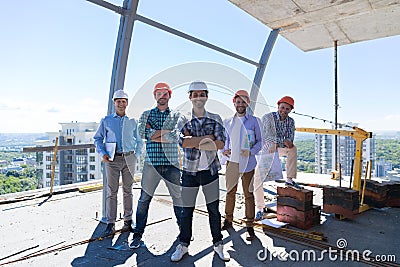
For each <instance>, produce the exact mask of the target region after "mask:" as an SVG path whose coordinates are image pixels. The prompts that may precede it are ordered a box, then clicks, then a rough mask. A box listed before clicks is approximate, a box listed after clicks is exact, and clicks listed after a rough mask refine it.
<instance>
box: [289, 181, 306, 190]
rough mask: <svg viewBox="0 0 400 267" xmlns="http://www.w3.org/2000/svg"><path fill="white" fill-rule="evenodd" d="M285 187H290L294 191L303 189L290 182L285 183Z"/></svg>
mask: <svg viewBox="0 0 400 267" xmlns="http://www.w3.org/2000/svg"><path fill="white" fill-rule="evenodd" d="M285 185H286V186H290V187H292V188H294V189H298V190H301V189H303V187H302V186H300V185H298V184H297V183H296V182H295V181H292V182H291V183H289V182H286V183H285Z"/></svg>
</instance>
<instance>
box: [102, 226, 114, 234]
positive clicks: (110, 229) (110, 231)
mask: <svg viewBox="0 0 400 267" xmlns="http://www.w3.org/2000/svg"><path fill="white" fill-rule="evenodd" d="M114 232H115V224H114V223H109V224H107V228H106V230H104V236H107V235H111V234H114Z"/></svg>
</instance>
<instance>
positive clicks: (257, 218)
mask: <svg viewBox="0 0 400 267" xmlns="http://www.w3.org/2000/svg"><path fill="white" fill-rule="evenodd" d="M263 216H264V212H263V211H261V210H260V211H257V214H256V217H255V218H254V220H255V221H261V220H262V219H263Z"/></svg>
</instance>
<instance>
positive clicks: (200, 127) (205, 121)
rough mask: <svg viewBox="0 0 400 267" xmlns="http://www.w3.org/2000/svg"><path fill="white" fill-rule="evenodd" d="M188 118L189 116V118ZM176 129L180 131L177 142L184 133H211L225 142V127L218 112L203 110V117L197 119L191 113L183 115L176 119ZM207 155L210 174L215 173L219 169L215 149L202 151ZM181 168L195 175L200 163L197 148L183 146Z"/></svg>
mask: <svg viewBox="0 0 400 267" xmlns="http://www.w3.org/2000/svg"><path fill="white" fill-rule="evenodd" d="M188 118H191V119H190V120H189V119H188ZM178 129H179V131H180V138H179V144H180V145H181V146H182V142H183V139H184V136H185V133H186V135H189V136H196V137H197V136H204V135H209V134H213V135H214V136H215V140H220V141H222V142H225V139H226V137H225V129H224V126H223V124H222V120H221V117H220V116H219V115H218V114H214V113H210V112H207V111H205V113H204V117H203V118H202V119H201V120H199V119H198V118H196V117H195V116H194V115H193V114H192V113H189V112H188V114H186V116H185V115H183V116H182V117H181V118H180V119H179V121H178ZM203 152H205V153H206V156H207V161H208V163H209V167H210V172H211V175H215V174H216V173H218V171H219V170H220V169H221V164H220V163H219V159H218V154H217V151H204V150H203ZM183 153H184V157H183V170H184V171H186V172H188V173H190V174H191V175H196V173H197V171H198V166H199V163H200V154H201V152H200V150H199V149H197V148H183Z"/></svg>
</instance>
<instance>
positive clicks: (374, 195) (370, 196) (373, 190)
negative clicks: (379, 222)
mask: <svg viewBox="0 0 400 267" xmlns="http://www.w3.org/2000/svg"><path fill="white" fill-rule="evenodd" d="M363 186H364V181H361V188H363ZM364 203H365V204H367V205H369V206H372V207H376V208H383V207H400V183H399V182H392V181H390V182H382V183H379V182H377V181H373V180H367V183H366V185H365V193H364Z"/></svg>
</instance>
